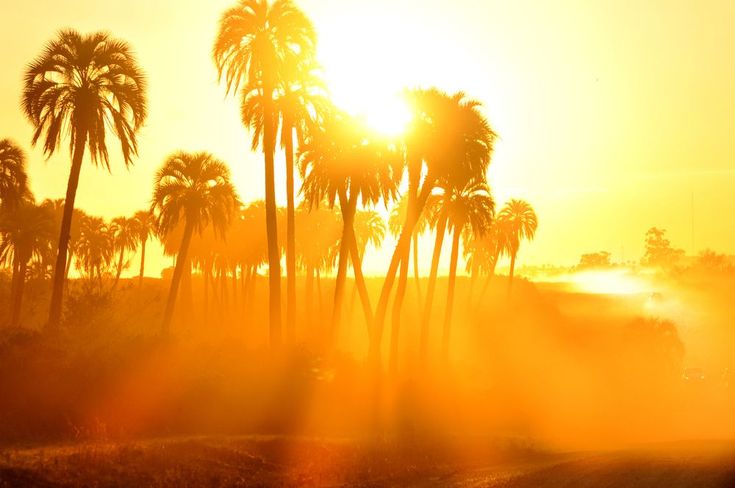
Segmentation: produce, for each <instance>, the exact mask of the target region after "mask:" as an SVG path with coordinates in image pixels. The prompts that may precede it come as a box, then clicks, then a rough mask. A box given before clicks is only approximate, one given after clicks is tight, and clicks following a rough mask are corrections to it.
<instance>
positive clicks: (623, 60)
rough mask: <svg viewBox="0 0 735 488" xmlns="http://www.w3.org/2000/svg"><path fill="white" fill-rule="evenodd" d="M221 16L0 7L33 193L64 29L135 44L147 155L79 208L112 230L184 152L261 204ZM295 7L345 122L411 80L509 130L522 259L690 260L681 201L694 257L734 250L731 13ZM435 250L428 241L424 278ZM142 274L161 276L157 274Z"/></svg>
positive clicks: (130, 6) (562, 5) (726, 5)
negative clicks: (216, 50) (31, 109)
mask: <svg viewBox="0 0 735 488" xmlns="http://www.w3.org/2000/svg"><path fill="white" fill-rule="evenodd" d="M231 4H232V0H208V1H194V0H177V1H173V0H128V1H120V0H115V1H108V2H97V1H94V0H64V1H63V2H59V1H52V0H27V1H23V2H16V1H12V0H0V6H1V7H2V8H1V9H0V11H1V12H2V15H0V45H1V46H3V49H2V61H3V63H2V70H0V137H11V138H13V139H15V140H16V141H18V142H19V143H21V145H23V146H24V147H25V148H26V149H27V150H29V155H30V176H31V180H32V188H33V190H34V192H35V194H36V196H37V198H38V199H42V198H46V197H52V198H59V197H62V196H63V195H64V192H65V189H66V179H67V176H68V171H69V155H68V151H67V150H63V151H60V152H59V153H58V155H55V156H54V157H53V158H51V159H50V160H49V161H45V160H44V158H43V155H42V154H41V151H40V150H38V149H35V150H32V151H31V150H30V138H31V127H30V125H29V124H28V122H26V120H25V119H24V118H23V115H22V113H21V111H20V109H19V105H20V92H21V81H22V74H23V71H24V67H25V65H26V64H27V63H28V62H30V61H31V60H32V59H33V58H34V57H35V56H37V55H38V54H39V53H40V51H41V49H42V47H43V45H44V44H45V43H46V42H47V41H48V40H49V39H51V38H52V37H53V36H54V35H55V32H56V31H57V30H58V29H60V28H63V27H73V28H76V29H79V30H81V31H83V32H89V31H93V30H103V29H104V30H109V31H111V32H112V33H113V34H114V35H115V36H117V37H120V38H123V39H125V40H127V41H128V42H129V43H130V44H131V45H132V46H133V47H134V48H135V50H136V52H137V53H138V57H139V62H140V65H141V66H142V68H143V69H144V70H145V71H146V72H147V74H148V78H149V107H150V111H149V113H150V115H149V118H148V121H147V124H146V126H145V128H144V129H143V130H142V132H141V134H140V148H141V150H140V157H139V158H138V159H137V161H136V164H135V166H134V167H132V168H130V169H129V170H126V169H125V168H124V167H123V166H122V163H121V158H116V159H117V160H115V159H113V164H112V166H113V168H112V172H113V174H112V176H111V175H109V174H108V173H107V172H106V171H105V170H102V169H95V168H93V167H91V166H89V165H87V166H85V167H84V169H83V170H82V178H81V181H80V186H79V193H78V196H77V205H78V206H79V207H81V208H83V209H84V210H86V211H87V212H89V213H92V214H97V215H102V216H105V217H112V216H116V215H130V214H132V213H133V212H134V211H136V210H138V209H141V208H145V207H146V206H147V203H148V199H149V197H150V182H151V181H152V176H153V173H154V171H155V170H156V169H157V168H158V167H159V166H160V164H161V163H162V161H163V159H164V158H165V156H166V155H167V154H169V153H170V152H172V151H173V150H175V149H184V150H202V149H203V150H208V151H211V152H212V153H214V154H215V155H217V156H218V157H220V158H221V159H223V160H225V161H226V162H228V163H229V164H230V166H231V167H232V170H233V174H234V178H235V183H236V184H237V186H238V188H239V191H240V194H241V197H242V198H243V199H245V200H251V199H257V198H262V194H263V190H262V188H263V169H262V166H263V164H262V158H261V156H260V155H259V154H252V153H250V152H249V149H248V148H249V143H248V141H249V136H247V134H246V133H245V131H244V129H243V127H242V126H241V124H240V120H239V116H238V102H237V100H235V99H233V98H227V99H226V98H225V97H224V89H223V87H222V86H220V85H218V83H217V80H216V72H215V69H214V66H213V63H212V61H211V57H210V50H211V45H212V41H213V38H214V34H215V30H216V28H217V22H218V19H219V16H220V14H221V12H222V11H223V10H224V9H225V8H227V7H228V6H230V5H231ZM297 4H298V5H299V6H300V7H301V8H302V9H303V10H304V11H305V12H306V13H307V14H308V15H309V16H310V17H311V19H312V21H313V22H314V24H315V26H316V28H317V31H318V34H319V52H320V55H319V57H320V60H321V61H322V63H323V64H324V67H325V70H326V76H327V80H328V82H329V83H330V85H331V87H332V91H333V94H334V96H335V98H336V100H337V101H338V102H340V103H342V104H344V105H345V106H346V108H348V109H352V110H355V111H360V110H363V109H365V108H366V107H369V106H371V105H375V104H379V103H380V100H384V99H389V98H390V96H391V94H392V93H393V92H394V91H396V90H398V89H400V88H401V87H403V86H438V87H440V88H443V89H446V90H450V91H453V90H460V89H461V90H464V91H465V92H467V93H468V94H469V95H470V96H471V97H473V98H476V99H479V100H480V101H482V102H483V104H484V110H485V113H486V115H487V117H488V118H489V120H490V121H491V123H492V125H493V127H494V128H495V130H496V132H498V134H499V135H500V140H499V141H498V143H497V147H496V152H495V156H494V158H493V162H492V164H491V167H490V172H489V178H490V182H491V185H492V187H493V190H494V194H495V196H496V199H497V200H498V202H500V203H502V202H503V201H504V200H505V199H507V198H509V197H519V198H524V199H526V200H528V201H529V202H531V203H532V204H533V205H534V206H535V208H536V210H537V213H538V215H539V220H540V225H539V231H538V234H537V238H536V240H535V242H533V243H532V244H530V245H526V246H524V247H522V248H521V254H520V256H519V264H520V265H523V264H543V263H556V264H573V263H575V262H576V261H577V260H578V257H579V255H580V253H583V252H590V251H598V250H607V251H610V252H612V253H613V256H614V258H615V259H619V258H620V257H621V256H624V258H625V259H636V260H637V259H639V258H640V256H641V255H642V247H643V246H642V243H643V234H644V233H645V230H646V229H647V228H649V227H651V226H654V225H655V226H659V227H664V228H666V229H668V231H669V234H670V238H671V240H672V241H673V243H674V244H675V245H677V246H679V247H683V248H685V249H686V250H687V252H691V250H692V233H691V222H692V213H691V207H692V206H691V201H692V195H693V196H694V223H695V229H694V230H695V242H694V247H695V249H696V250H697V251H699V250H701V249H703V248H705V247H711V248H714V249H716V250H718V251H720V252H727V253H735V242H733V236H735V232H733V231H734V230H735V228H734V226H735V224H733V219H732V218H730V216H731V215H733V214H735V198H733V196H732V195H733V186H734V185H733V184H734V183H735V29H733V26H734V25H735V2H733V1H731V0H703V1H699V2H693V1H680V0H647V1H644V2H641V1H632V0H631V1H625V0H595V1H589V0H535V1H531V0H514V1H507V0H506V1H493V0H453V1H451V2H449V1H431V0H400V1H396V0H392V1H391V0H371V1H358V0H301V1H298V2H297ZM277 174H280V175H281V176H282V175H283V170H282V165H280V166H279V173H277ZM280 186H281V187H282V186H284V185H280ZM279 189H280V190H282V188H279ZM279 197H281V199H283V197H284V195H283V194H281V195H279ZM429 246H430V239H429V238H427V239H424V241H423V242H422V249H423V252H424V255H425V257H426V259H425V261H426V263H425V265H426V267H428V252H429ZM386 247H387V249H386V251H384V252H383V253H382V254H376V253H375V252H373V253H372V256H369V257H368V258H367V259H366V263H365V266H366V271H367V272H368V273H371V272H372V273H375V272H379V271H380V269H381V264H382V263H383V259H384V258H383V256H384V255H387V254H388V253H389V251H390V248H392V245H391V243H390V241H387V242H386ZM447 254H448V253H445V257H446V255H447ZM153 261H154V263H153V264H152V267H151V269H150V270H149V272H150V274H151V275H156V274H157V273H158V272H159V270H160V266H161V264H162V261H161V260H160V259H155V258H154V259H153Z"/></svg>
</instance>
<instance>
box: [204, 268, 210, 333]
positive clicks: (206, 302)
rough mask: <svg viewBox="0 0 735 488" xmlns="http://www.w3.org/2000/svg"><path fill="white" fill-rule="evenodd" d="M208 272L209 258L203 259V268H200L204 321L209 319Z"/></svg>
mask: <svg viewBox="0 0 735 488" xmlns="http://www.w3.org/2000/svg"><path fill="white" fill-rule="evenodd" d="M209 273H210V264H209V259H205V260H204V269H203V270H202V277H203V278H204V323H205V324H206V323H207V322H208V321H209Z"/></svg>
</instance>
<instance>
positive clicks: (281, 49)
mask: <svg viewBox="0 0 735 488" xmlns="http://www.w3.org/2000/svg"><path fill="white" fill-rule="evenodd" d="M315 43H316V34H315V32H314V28H313V26H312V25H311V22H310V21H309V19H308V18H307V17H306V15H304V13H303V12H302V11H301V10H299V9H298V8H296V7H295V6H294V5H293V3H291V2H290V1H289V0H276V1H275V2H273V3H272V4H269V3H268V2H267V0H240V1H239V2H238V3H237V5H236V6H234V7H232V8H230V9H228V10H226V11H225V12H224V13H223V14H222V17H221V19H220V23H219V31H218V33H217V38H216V40H215V43H214V47H213V50H212V54H213V58H214V62H215V65H216V66H217V71H218V72H219V77H220V79H223V80H224V82H225V84H226V87H227V93H229V92H230V91H232V92H233V93H237V92H238V90H239V89H240V87H241V85H242V86H243V87H244V89H243V93H242V96H243V98H245V99H247V98H248V97H259V98H260V99H261V107H262V112H261V113H259V114H258V115H257V118H255V119H252V120H246V122H248V123H249V124H250V127H251V128H252V129H254V130H253V139H252V143H253V144H252V145H253V148H257V146H258V145H260V146H262V148H263V154H264V159H265V203H266V228H267V235H268V276H269V287H270V304H269V318H270V336H271V345H272V346H274V347H277V346H278V345H279V344H280V342H281V270H280V253H279V251H278V227H277V216H276V196H275V176H274V172H275V169H274V163H273V158H274V151H275V136H276V130H277V129H276V125H277V115H276V112H275V106H274V102H273V100H274V97H275V93H276V90H278V88H279V87H280V86H281V84H282V81H283V80H282V76H281V74H282V73H283V69H284V66H287V65H288V64H289V63H297V62H299V60H300V59H303V58H304V57H305V56H307V57H308V55H309V53H312V52H313V51H314V45H315ZM243 103H244V104H245V103H246V102H243ZM258 127H260V128H261V130H258ZM261 135H262V140H261Z"/></svg>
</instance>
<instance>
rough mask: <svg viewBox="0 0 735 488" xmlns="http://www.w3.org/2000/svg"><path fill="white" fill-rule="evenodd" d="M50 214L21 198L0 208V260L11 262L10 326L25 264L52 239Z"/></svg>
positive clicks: (17, 316) (18, 302) (18, 309)
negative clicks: (12, 204)
mask: <svg viewBox="0 0 735 488" xmlns="http://www.w3.org/2000/svg"><path fill="white" fill-rule="evenodd" d="M53 232H54V227H53V217H52V215H51V214H50V212H49V211H48V209H47V208H46V207H43V206H40V205H36V204H35V203H33V201H32V200H22V201H20V202H19V203H17V204H15V206H14V207H13V208H12V209H11V208H10V207H4V208H2V209H0V264H5V263H9V264H11V265H12V270H13V276H12V281H11V283H12V284H11V298H10V310H11V315H10V317H11V318H10V326H11V327H16V326H17V325H18V323H19V321H20V312H21V306H22V304H23V289H24V287H25V281H26V275H27V274H28V266H29V263H30V262H31V260H32V259H34V258H35V259H37V260H40V259H42V258H43V256H44V255H46V254H47V253H48V250H49V249H50V247H51V242H52V240H53Z"/></svg>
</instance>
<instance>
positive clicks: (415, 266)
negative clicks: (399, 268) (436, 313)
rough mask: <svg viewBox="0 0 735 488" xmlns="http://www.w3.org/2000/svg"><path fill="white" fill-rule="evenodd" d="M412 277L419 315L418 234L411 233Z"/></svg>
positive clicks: (421, 299) (420, 300)
mask: <svg viewBox="0 0 735 488" xmlns="http://www.w3.org/2000/svg"><path fill="white" fill-rule="evenodd" d="M413 276H414V278H415V279H416V297H417V299H418V307H419V313H421V306H422V304H423V298H422V297H421V277H420V276H419V234H418V232H414V233H413Z"/></svg>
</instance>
